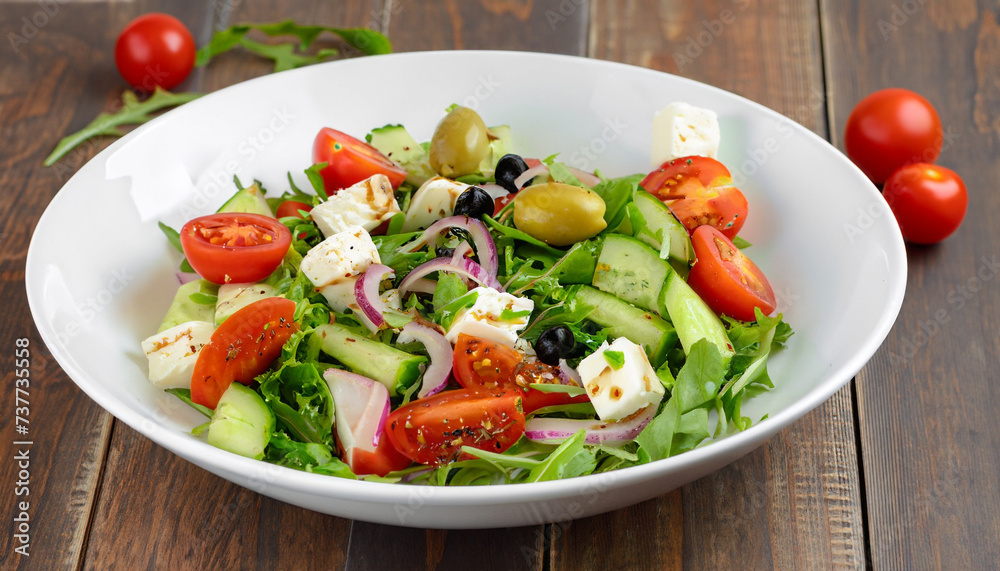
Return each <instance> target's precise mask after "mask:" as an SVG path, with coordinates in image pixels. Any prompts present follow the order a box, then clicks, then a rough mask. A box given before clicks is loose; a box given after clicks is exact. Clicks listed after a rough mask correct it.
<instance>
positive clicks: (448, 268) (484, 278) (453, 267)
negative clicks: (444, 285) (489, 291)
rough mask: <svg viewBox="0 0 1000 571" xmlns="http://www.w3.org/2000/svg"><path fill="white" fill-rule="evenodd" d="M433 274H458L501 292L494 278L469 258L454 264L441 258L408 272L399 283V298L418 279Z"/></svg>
mask: <svg viewBox="0 0 1000 571" xmlns="http://www.w3.org/2000/svg"><path fill="white" fill-rule="evenodd" d="M433 272H451V273H453V274H458V275H460V276H462V277H465V278H468V279H471V280H472V281H474V282H476V283H478V284H479V285H483V286H486V287H491V288H493V289H495V290H497V291H503V286H502V285H500V282H499V281H497V278H496V276H491V275H489V274H488V273H487V272H486V270H484V269H483V267H482V266H480V265H479V264H477V263H476V262H475V261H474V260H472V259H470V258H463V259H462V260H460V261H458V262H457V263H456V262H453V261H452V259H451V258H445V257H441V258H434V259H433V260H431V261H429V262H424V263H423V264H420V265H419V266H417V267H415V268H413V269H412V270H410V273H408V274H406V277H405V278H403V281H401V282H399V297H400V298H401V299H402V298H403V297H404V296H405V295H406V294H407V293H408V292H410V291H411V289H410V286H411V285H413V284H414V283H415V282H416V281H417V280H418V279H420V278H422V277H424V276H426V275H427V274H430V273H433ZM432 291H433V290H432Z"/></svg>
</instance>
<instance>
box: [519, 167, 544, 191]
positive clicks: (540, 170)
mask: <svg viewBox="0 0 1000 571" xmlns="http://www.w3.org/2000/svg"><path fill="white" fill-rule="evenodd" d="M547 172H549V167H547V166H545V165H544V164H541V165H538V166H537V167H531V168H530V169H528V170H526V171H524V172H523V173H521V175H520V176H518V177H517V178H515V179H514V186H515V187H517V189H518V190H520V189H521V187H523V186H524V185H525V184H526V183H527V182H528V181H530V180H531V179H533V178H535V177H536V176H538V175H541V174H545V173H547Z"/></svg>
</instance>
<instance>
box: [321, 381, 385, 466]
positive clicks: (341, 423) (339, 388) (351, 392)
mask: <svg viewBox="0 0 1000 571" xmlns="http://www.w3.org/2000/svg"><path fill="white" fill-rule="evenodd" d="M323 379H324V380H326V384H327V385H328V386H329V387H330V394H331V395H333V403H334V406H336V408H337V417H336V421H335V422H336V427H337V435H338V437H339V438H340V442H341V444H343V445H344V447H345V448H346V447H357V448H360V449H362V450H368V451H369V452H374V451H375V448H376V447H377V446H378V443H379V439H380V438H381V437H382V432H383V431H384V430H385V420H386V418H388V416H389V409H390V406H389V389H387V388H385V385H383V384H382V383H379V382H378V381H375V380H373V379H369V378H368V377H365V376H362V375H358V374H355V373H352V372H350V371H344V370H341V369H334V368H333V367H331V368H329V369H327V370H326V371H323ZM352 441H353V442H352ZM369 443H370V446H371V447H370V448H369Z"/></svg>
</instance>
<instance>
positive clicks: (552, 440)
mask: <svg viewBox="0 0 1000 571" xmlns="http://www.w3.org/2000/svg"><path fill="white" fill-rule="evenodd" d="M656 408H657V405H655V404H652V405H649V406H647V407H646V408H644V409H642V410H640V411H638V412H636V413H635V414H632V415H631V416H628V417H626V418H623V419H622V420H619V421H617V422H602V421H600V420H574V419H571V418H530V419H528V422H526V423H525V425H524V435H525V436H527V437H528V439H530V440H534V441H535V442H542V443H544V444H560V443H561V442H563V441H565V440H566V439H567V438H569V437H570V436H573V435H574V434H576V433H577V432H579V430H580V429H581V428H583V429H586V431H587V437H586V439H585V440H584V442H586V443H587V444H603V445H606V446H619V445H622V444H625V443H627V442H631V441H633V440H635V437H636V436H639V433H640V432H642V429H643V428H646V425H647V424H649V421H650V420H652V419H653V417H654V416H655V415H656Z"/></svg>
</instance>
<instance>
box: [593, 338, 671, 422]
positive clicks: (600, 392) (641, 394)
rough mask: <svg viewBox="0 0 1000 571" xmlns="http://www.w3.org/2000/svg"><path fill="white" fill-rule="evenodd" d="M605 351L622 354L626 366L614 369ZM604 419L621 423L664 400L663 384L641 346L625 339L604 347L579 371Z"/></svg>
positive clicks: (595, 408)
mask: <svg viewBox="0 0 1000 571" xmlns="http://www.w3.org/2000/svg"><path fill="white" fill-rule="evenodd" d="M605 351H619V352H621V353H622V356H623V357H624V363H623V364H622V366H621V367H620V368H618V369H615V368H614V367H613V366H612V365H611V363H609V362H608V359H606V358H605V356H604V353H605ZM576 370H577V372H579V373H580V379H581V380H582V381H583V386H584V388H586V389H587V395H588V396H589V397H590V402H591V404H593V405H594V410H595V411H597V416H598V417H600V419H601V420H605V421H614V420H621V419H623V418H625V417H627V416H630V415H632V414H634V413H635V412H636V411H639V410H641V409H643V408H646V407H647V406H649V405H651V404H659V403H660V400H662V399H663V394H664V392H665V391H664V390H663V385H662V384H661V383H660V380H659V378H657V376H656V371H655V370H654V369H653V366H652V365H650V364H649V359H648V358H647V357H646V353H645V351H643V350H642V347H641V346H639V345H636V344H635V343H633V342H631V341H629V340H628V339H626V338H624V337H619V338H618V339H615V340H614V342H613V343H611V344H610V345H608V342H607V341H605V342H604V344H602V345H601V346H600V348H598V349H597V351H594V352H593V353H591V354H590V355H588V356H587V357H586V358H584V359H583V360H582V361H580V365H579V366H578V367H577V368H576Z"/></svg>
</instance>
